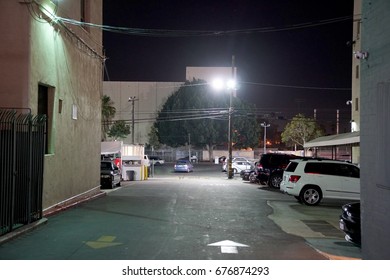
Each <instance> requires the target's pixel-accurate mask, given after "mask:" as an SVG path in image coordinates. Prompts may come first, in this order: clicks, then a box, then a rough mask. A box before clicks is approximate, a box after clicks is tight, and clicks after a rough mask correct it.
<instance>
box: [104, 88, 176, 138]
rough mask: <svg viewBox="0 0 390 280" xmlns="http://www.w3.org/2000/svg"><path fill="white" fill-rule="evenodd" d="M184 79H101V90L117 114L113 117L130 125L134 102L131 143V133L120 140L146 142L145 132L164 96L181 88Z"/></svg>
mask: <svg viewBox="0 0 390 280" xmlns="http://www.w3.org/2000/svg"><path fill="white" fill-rule="evenodd" d="M183 83H184V82H108V81H107V82H104V83H103V92H104V95H107V96H109V97H110V98H111V100H112V101H113V102H114V107H115V108H116V115H115V118H114V120H125V121H126V124H128V125H130V127H131V126H132V102H129V98H130V97H135V100H136V101H135V102H134V130H135V134H134V142H135V143H132V135H131V134H130V135H128V137H127V138H126V139H123V143H125V144H146V143H148V142H149V137H148V134H149V132H150V128H151V127H152V125H153V123H154V121H155V120H156V117H157V113H158V111H159V110H160V109H161V107H162V105H163V104H164V103H165V101H166V100H167V98H168V97H169V96H170V95H171V94H172V93H174V92H175V91H176V90H178V89H179V88H180V86H181V85H182V84H183Z"/></svg>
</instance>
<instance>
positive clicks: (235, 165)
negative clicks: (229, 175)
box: [223, 160, 254, 173]
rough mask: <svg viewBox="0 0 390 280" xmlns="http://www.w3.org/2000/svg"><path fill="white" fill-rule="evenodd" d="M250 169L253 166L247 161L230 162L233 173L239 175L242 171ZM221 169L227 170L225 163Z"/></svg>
mask: <svg viewBox="0 0 390 280" xmlns="http://www.w3.org/2000/svg"><path fill="white" fill-rule="evenodd" d="M251 168H254V165H253V164H252V163H251V162H249V161H240V160H237V161H233V162H232V169H233V173H240V172H241V171H242V170H248V169H251ZM223 169H224V170H227V163H225V164H224V167H223Z"/></svg>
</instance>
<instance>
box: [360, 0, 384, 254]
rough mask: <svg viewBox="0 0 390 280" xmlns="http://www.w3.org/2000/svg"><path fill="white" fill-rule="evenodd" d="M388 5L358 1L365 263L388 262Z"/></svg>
mask: <svg viewBox="0 0 390 280" xmlns="http://www.w3.org/2000/svg"><path fill="white" fill-rule="evenodd" d="M389 16H390V1H388V0H377V1H369V0H363V1H362V17H361V18H362V38H361V51H362V52H365V53H366V57H365V59H361V60H360V71H361V84H360V87H361V94H360V98H361V102H360V104H361V110H360V112H361V114H360V117H361V133H360V135H361V137H360V147H361V160H360V162H361V203H362V205H361V209H362V210H361V219H362V256H363V258H364V259H387V260H388V259H390V246H389V245H390V239H389V234H390V219H389V217H388V213H389V212H390V173H389V158H390V148H389V143H390V113H389V112H390V74H389V73H390V47H389V46H390V17H389Z"/></svg>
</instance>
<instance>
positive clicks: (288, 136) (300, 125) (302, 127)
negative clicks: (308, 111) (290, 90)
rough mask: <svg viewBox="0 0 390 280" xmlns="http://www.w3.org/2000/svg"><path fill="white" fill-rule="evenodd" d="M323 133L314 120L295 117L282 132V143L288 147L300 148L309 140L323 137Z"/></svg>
mask: <svg viewBox="0 0 390 280" xmlns="http://www.w3.org/2000/svg"><path fill="white" fill-rule="evenodd" d="M323 135H324V132H323V130H322V129H321V127H320V126H319V125H318V124H317V122H316V120H315V119H312V118H306V117H305V116H304V115H303V114H298V115H296V116H295V117H294V118H293V119H292V120H291V122H289V123H288V124H287V125H286V127H285V128H284V131H283V132H282V135H281V136H282V142H283V143H286V144H288V145H293V144H297V145H299V146H302V147H303V145H304V144H305V143H306V142H307V141H310V140H313V139H315V138H318V137H320V136H323Z"/></svg>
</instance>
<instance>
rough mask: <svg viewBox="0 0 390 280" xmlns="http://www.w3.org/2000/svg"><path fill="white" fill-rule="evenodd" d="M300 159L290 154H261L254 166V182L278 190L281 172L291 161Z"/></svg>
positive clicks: (281, 176)
mask: <svg viewBox="0 0 390 280" xmlns="http://www.w3.org/2000/svg"><path fill="white" fill-rule="evenodd" d="M299 158H302V157H299V156H295V155H291V154H274V153H268V154H263V155H262V156H261V158H260V160H259V161H258V162H257V165H256V177H257V178H256V179H257V180H256V181H257V182H259V183H260V184H262V185H268V186H270V187H273V188H279V187H280V182H281V181H282V178H283V171H284V169H285V168H286V167H287V165H288V164H289V163H290V160H292V159H299Z"/></svg>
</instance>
